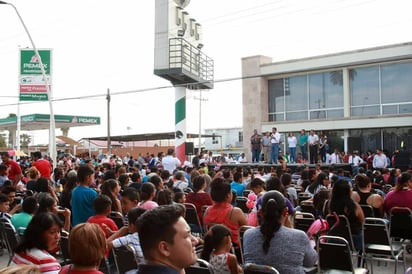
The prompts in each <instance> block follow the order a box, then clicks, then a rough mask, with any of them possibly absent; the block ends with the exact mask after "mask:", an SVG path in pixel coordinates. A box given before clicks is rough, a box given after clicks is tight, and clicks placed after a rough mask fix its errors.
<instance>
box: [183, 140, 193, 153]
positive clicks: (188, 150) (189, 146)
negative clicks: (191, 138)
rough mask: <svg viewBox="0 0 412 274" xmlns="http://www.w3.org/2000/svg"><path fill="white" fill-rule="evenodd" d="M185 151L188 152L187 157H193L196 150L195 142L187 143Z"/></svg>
mask: <svg viewBox="0 0 412 274" xmlns="http://www.w3.org/2000/svg"><path fill="white" fill-rule="evenodd" d="M185 150H186V155H193V154H194V150H195V147H194V144H193V142H186V143H185Z"/></svg>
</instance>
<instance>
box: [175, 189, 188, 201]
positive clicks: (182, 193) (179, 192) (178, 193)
mask: <svg viewBox="0 0 412 274" xmlns="http://www.w3.org/2000/svg"><path fill="white" fill-rule="evenodd" d="M185 195H186V194H185V193H184V192H183V191H178V192H175V193H174V198H173V201H174V202H175V203H178V202H179V200H180V199H182V198H183V197H184V196H185Z"/></svg>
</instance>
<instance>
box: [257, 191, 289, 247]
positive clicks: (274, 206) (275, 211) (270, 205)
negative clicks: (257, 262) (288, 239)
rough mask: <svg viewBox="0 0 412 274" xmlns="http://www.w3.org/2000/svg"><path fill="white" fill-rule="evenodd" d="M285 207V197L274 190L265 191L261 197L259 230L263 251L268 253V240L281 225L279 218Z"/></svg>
mask: <svg viewBox="0 0 412 274" xmlns="http://www.w3.org/2000/svg"><path fill="white" fill-rule="evenodd" d="M285 208H286V201H285V197H284V196H283V195H282V193H280V192H279V191H276V190H271V191H268V192H266V193H265V194H264V195H263V197H262V213H263V214H262V215H263V218H262V224H261V226H260V232H261V233H262V234H263V238H264V241H263V245H262V248H263V251H264V252H265V254H267V253H268V251H269V247H270V240H271V239H272V238H273V236H274V234H275V232H277V231H278V230H279V228H280V227H281V226H282V223H281V220H280V218H281V217H282V214H283V211H284V210H285Z"/></svg>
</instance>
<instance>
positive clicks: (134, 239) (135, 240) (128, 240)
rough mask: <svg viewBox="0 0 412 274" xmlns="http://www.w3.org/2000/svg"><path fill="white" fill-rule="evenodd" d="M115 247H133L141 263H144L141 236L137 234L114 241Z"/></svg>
mask: <svg viewBox="0 0 412 274" xmlns="http://www.w3.org/2000/svg"><path fill="white" fill-rule="evenodd" d="M112 243H113V247H114V248H118V247H121V246H126V245H129V244H130V245H131V246H132V247H133V248H134V250H135V251H136V256H137V259H138V260H139V262H144V258H143V251H142V247H141V246H140V240H139V234H138V233H137V232H135V233H133V234H127V235H126V236H123V237H120V238H117V239H114V240H113V242H112Z"/></svg>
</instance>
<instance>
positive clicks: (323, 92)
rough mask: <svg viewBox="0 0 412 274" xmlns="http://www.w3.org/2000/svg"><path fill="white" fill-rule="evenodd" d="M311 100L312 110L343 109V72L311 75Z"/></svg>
mask: <svg viewBox="0 0 412 274" xmlns="http://www.w3.org/2000/svg"><path fill="white" fill-rule="evenodd" d="M309 98H310V99H309V107H310V109H322V108H333V107H343V75H342V71H341V70H338V71H330V72H324V73H315V74H310V75H309Z"/></svg>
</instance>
